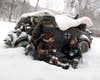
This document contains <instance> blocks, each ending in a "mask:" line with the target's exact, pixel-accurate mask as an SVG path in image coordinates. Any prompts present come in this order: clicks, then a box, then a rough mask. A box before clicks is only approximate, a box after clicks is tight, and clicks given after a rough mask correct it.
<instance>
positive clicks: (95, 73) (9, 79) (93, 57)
mask: <svg viewBox="0 0 100 80" xmlns="http://www.w3.org/2000/svg"><path fill="white" fill-rule="evenodd" d="M14 26H15V24H14V23H9V22H3V21H0V80H100V76H99V73H100V69H99V68H100V50H99V44H100V39H99V38H93V43H92V47H91V49H90V50H89V51H88V52H87V53H84V55H83V63H82V64H80V67H79V68H78V69H72V68H71V67H70V68H69V69H68V70H64V69H62V68H61V67H57V66H54V65H50V64H47V63H45V62H43V61H36V60H33V59H32V58H31V57H30V56H25V55H24V48H21V47H19V48H5V47H4V43H3V39H4V38H5V36H6V35H7V34H8V32H9V31H10V30H11V29H13V28H14Z"/></svg>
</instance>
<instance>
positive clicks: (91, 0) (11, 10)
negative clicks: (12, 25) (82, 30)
mask: <svg viewBox="0 0 100 80" xmlns="http://www.w3.org/2000/svg"><path fill="white" fill-rule="evenodd" d="M38 1H39V0H37V3H36V5H35V6H32V5H30V0H0V20H4V21H12V22H16V21H17V20H18V19H19V17H20V16H21V15H22V14H23V13H27V12H33V11H35V10H36V9H37V8H38V9H41V8H40V7H39V6H38ZM42 1H44V0H42ZM70 1H71V0H70ZM65 2H67V1H65ZM99 3H100V0H79V6H80V7H79V17H81V16H88V17H90V18H91V19H92V21H93V23H94V26H93V27H91V28H90V30H91V31H92V33H93V35H94V36H98V37H100V26H99V23H100V4H99ZM65 4H66V3H65ZM59 6H60V5H59ZM65 9H66V8H65Z"/></svg>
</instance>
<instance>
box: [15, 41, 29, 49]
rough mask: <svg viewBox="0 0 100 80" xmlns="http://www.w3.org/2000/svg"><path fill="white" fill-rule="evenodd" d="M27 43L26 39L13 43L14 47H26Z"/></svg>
mask: <svg viewBox="0 0 100 80" xmlns="http://www.w3.org/2000/svg"><path fill="white" fill-rule="evenodd" d="M27 45H28V41H21V42H19V43H17V44H16V45H15V47H24V48H25V47H26V46H27Z"/></svg>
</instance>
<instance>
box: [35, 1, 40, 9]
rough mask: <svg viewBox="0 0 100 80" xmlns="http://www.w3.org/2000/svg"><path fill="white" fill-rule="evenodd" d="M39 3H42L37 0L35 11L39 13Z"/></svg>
mask: <svg viewBox="0 0 100 80" xmlns="http://www.w3.org/2000/svg"><path fill="white" fill-rule="evenodd" d="M39 1H40V0H37V3H36V7H35V11H37V9H38V6H39Z"/></svg>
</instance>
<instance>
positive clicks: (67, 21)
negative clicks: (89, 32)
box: [21, 10, 93, 31]
mask: <svg viewBox="0 0 100 80" xmlns="http://www.w3.org/2000/svg"><path fill="white" fill-rule="evenodd" d="M43 15H51V16H54V18H55V21H56V23H57V25H58V28H59V29H60V30H62V31H64V30H67V29H68V28H70V27H76V26H78V25H80V24H81V23H83V24H86V25H87V27H91V26H93V22H92V20H91V19H90V18H89V17H81V18H78V19H73V18H70V17H68V16H67V15H66V14H60V13H55V12H53V11H51V10H40V11H36V12H32V13H27V14H23V15H22V16H21V18H22V17H27V16H43Z"/></svg>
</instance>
